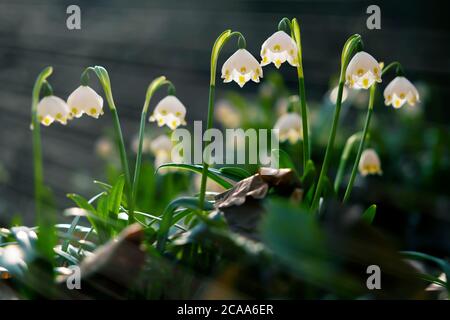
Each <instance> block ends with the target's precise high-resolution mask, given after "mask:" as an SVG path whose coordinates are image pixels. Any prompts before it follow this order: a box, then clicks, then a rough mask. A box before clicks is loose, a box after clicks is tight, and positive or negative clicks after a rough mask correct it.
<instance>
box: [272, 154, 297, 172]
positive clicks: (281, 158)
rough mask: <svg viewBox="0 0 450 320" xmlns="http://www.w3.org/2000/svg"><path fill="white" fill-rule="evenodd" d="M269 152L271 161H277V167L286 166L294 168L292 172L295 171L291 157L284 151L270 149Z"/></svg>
mask: <svg viewBox="0 0 450 320" xmlns="http://www.w3.org/2000/svg"><path fill="white" fill-rule="evenodd" d="M270 154H271V156H272V159H273V161H278V168H283V169H284V168H288V169H292V170H294V172H297V170H295V165H294V163H293V162H292V159H291V157H290V156H289V155H288V154H287V153H286V152H284V151H283V150H281V149H272V150H271V151H270Z"/></svg>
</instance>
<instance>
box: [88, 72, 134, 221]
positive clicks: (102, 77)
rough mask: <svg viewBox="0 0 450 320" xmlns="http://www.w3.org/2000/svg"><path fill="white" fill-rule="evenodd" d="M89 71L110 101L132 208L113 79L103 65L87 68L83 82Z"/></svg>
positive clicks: (131, 215)
mask: <svg viewBox="0 0 450 320" xmlns="http://www.w3.org/2000/svg"><path fill="white" fill-rule="evenodd" d="M89 71H93V72H94V73H95V74H96V75H97V77H98V79H99V81H100V84H101V85H102V88H103V91H104V93H105V97H106V100H107V102H108V106H109V110H110V111H111V115H112V118H113V124H114V131H115V134H116V143H117V147H118V149H119V154H120V162H121V165H122V171H123V173H124V175H125V189H126V192H127V197H128V199H129V206H130V208H134V204H133V197H132V193H131V192H132V191H131V190H132V189H131V175H130V168H129V167H128V160H127V153H126V149H125V143H124V141H123V135H122V129H121V126H120V120H119V115H118V114H117V108H116V105H115V103H114V98H113V95H112V90H111V81H110V79H109V75H108V71H106V69H105V68H103V67H101V66H95V67H88V68H86V70H85V71H84V72H83V74H82V76H81V78H82V82H83V78H84V77H87V73H88V72H89ZM128 222H129V223H133V222H134V214H133V211H131V210H130V214H129V219H128Z"/></svg>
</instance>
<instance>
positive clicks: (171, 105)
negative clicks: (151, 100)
mask: <svg viewBox="0 0 450 320" xmlns="http://www.w3.org/2000/svg"><path fill="white" fill-rule="evenodd" d="M185 117H186V108H185V107H184V105H183V104H182V103H181V101H180V100H178V98H177V97H175V96H172V95H170V96H167V97H165V98H164V99H162V100H161V101H160V102H158V104H157V105H156V108H155V110H154V111H153V114H152V115H151V116H150V121H151V122H153V121H156V122H157V123H158V126H160V127H162V126H163V125H167V126H168V127H169V128H170V129H172V130H175V129H176V128H177V127H178V126H180V125H185V124H186V121H185V119H184V118H185Z"/></svg>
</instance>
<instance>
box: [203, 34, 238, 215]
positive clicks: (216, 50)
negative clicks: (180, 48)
mask: <svg viewBox="0 0 450 320" xmlns="http://www.w3.org/2000/svg"><path fill="white" fill-rule="evenodd" d="M232 36H238V37H239V41H238V44H239V47H240V48H241V46H242V45H243V44H245V38H244V36H243V35H242V34H241V33H240V32H238V31H234V32H231V30H226V31H224V32H222V34H221V35H220V36H219V37H218V38H217V39H216V41H215V42H214V45H213V48H212V51H211V73H210V82H209V96H208V119H207V123H206V129H211V127H212V124H213V116H214V93H215V86H216V71H217V60H218V58H219V54H220V51H221V50H222V48H223V46H224V45H225V43H227V41H228V40H229V39H230V38H231V37H232ZM202 150H203V149H202ZM206 162H207V161H203V169H202V180H201V185H200V195H199V207H200V210H203V209H204V206H205V193H206V180H207V178H208V176H207V173H208V169H209V165H208V164H207V163H206Z"/></svg>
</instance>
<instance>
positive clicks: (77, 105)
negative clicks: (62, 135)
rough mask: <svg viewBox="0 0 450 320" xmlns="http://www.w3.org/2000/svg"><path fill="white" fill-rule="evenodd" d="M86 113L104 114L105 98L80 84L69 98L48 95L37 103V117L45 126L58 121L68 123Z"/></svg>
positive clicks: (93, 115) (97, 115) (96, 115)
mask: <svg viewBox="0 0 450 320" xmlns="http://www.w3.org/2000/svg"><path fill="white" fill-rule="evenodd" d="M84 113H86V114H87V115H89V116H91V117H93V118H98V117H99V116H100V115H102V114H103V98H102V97H101V96H100V95H99V94H97V92H95V91H94V90H93V89H92V88H90V87H88V86H80V87H78V88H77V89H76V90H75V91H74V92H72V93H71V94H70V95H69V97H68V98H67V102H66V101H64V100H63V99H61V98H59V97H57V96H54V95H48V96H46V97H44V98H42V99H41V100H40V101H39V103H38V105H37V117H38V120H39V122H40V123H42V124H43V125H45V126H49V125H51V124H52V123H53V122H55V121H57V122H59V123H61V124H64V125H65V124H67V121H68V120H72V119H73V118H74V117H75V118H79V117H81V116H82V115H83V114H84Z"/></svg>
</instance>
